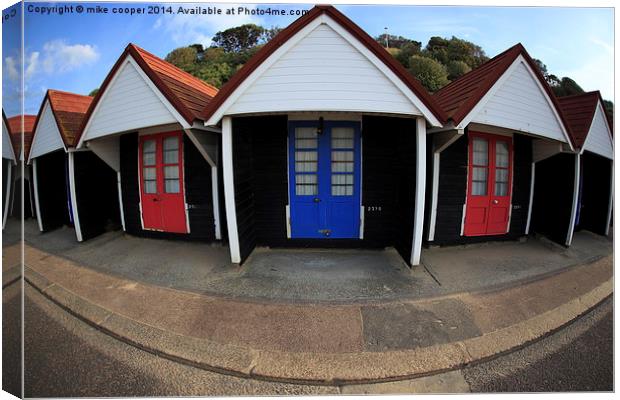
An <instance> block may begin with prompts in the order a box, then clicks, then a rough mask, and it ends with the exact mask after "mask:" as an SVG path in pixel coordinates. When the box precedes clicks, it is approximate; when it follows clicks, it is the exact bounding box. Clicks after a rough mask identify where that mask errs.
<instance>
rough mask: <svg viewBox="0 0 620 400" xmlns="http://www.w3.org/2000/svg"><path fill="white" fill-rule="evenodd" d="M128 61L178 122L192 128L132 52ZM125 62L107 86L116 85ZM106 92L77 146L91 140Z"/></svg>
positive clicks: (184, 126)
mask: <svg viewBox="0 0 620 400" xmlns="http://www.w3.org/2000/svg"><path fill="white" fill-rule="evenodd" d="M126 63H129V64H131V65H133V66H134V67H135V68H136V71H138V75H140V77H141V78H142V79H143V80H144V81H145V82H146V84H147V85H148V86H149V88H151V90H152V91H153V93H155V95H156V96H157V97H158V98H159V100H161V102H162V103H163V104H164V106H165V107H166V108H167V109H168V111H170V113H171V114H172V115H173V116H174V118H175V119H176V120H177V122H178V123H179V124H181V126H182V127H183V129H187V128H190V127H191V124H189V123H187V121H186V120H185V118H183V116H182V115H181V114H180V113H179V112H178V111H177V109H176V107H174V106H173V105H172V104H171V103H170V102H169V101H168V99H167V98H166V96H164V95H163V93H162V92H161V91H160V90H159V88H157V86H156V85H155V84H154V83H153V81H151V79H150V78H149V77H148V76H147V75H146V73H144V71H143V70H142V68H141V67H140V65H139V64H138V63H137V62H136V60H134V58H133V57H132V56H131V55H130V54H128V55H127V58H125V60H124V61H123V64H126ZM123 64H121V65H120V66H119V68H118V69H117V70H116V72H115V74H114V76H113V77H112V79H111V80H110V83H108V86H107V88H110V87H112V86H113V85H114V82H115V81H116V78H117V77H118V76H119V74H120V72H121V71H122V70H123V67H124V65H123ZM107 88H106V89H107ZM106 94H107V91H105V92H103V93H102V94H101V98H100V99H99V101H98V102H97V105H96V106H95V109H94V110H93V112H92V113H91V114H90V117H89V119H88V121H87V122H86V126H84V132H83V133H82V137H80V141H79V143H78V144H77V146H76V147H77V148H82V147H84V142H85V141H87V140H89V139H88V128H89V127H90V123H91V121H92V119H93V116H95V115H96V114H97V111H98V109H99V107H100V106H101V104H103V102H104V101H105V97H106ZM116 133H120V132H113V133H111V134H110V135H113V134H116Z"/></svg>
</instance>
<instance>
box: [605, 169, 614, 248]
mask: <svg viewBox="0 0 620 400" xmlns="http://www.w3.org/2000/svg"><path fill="white" fill-rule="evenodd" d="M609 185H610V186H609V206H607V225H605V236H607V235H609V225H611V211H612V210H613V207H614V162H613V161H612V162H611V182H610V183H609Z"/></svg>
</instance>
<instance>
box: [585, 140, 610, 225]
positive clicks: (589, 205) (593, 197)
mask: <svg viewBox="0 0 620 400" xmlns="http://www.w3.org/2000/svg"><path fill="white" fill-rule="evenodd" d="M612 168H613V164H612V162H611V160H609V159H607V158H605V157H602V156H599V155H597V154H594V153H590V152H588V151H586V152H584V153H583V155H582V156H581V174H582V178H581V179H582V182H583V187H582V189H581V202H580V203H581V211H580V213H581V215H580V218H579V225H577V227H576V229H578V230H579V229H585V230H588V231H590V232H594V233H597V234H599V235H605V233H606V232H607V212H608V209H609V195H610V191H611V186H610V185H611V170H612Z"/></svg>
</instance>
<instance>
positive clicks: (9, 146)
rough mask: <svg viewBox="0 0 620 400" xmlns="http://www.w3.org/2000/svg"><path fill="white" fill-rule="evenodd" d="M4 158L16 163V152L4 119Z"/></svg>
mask: <svg viewBox="0 0 620 400" xmlns="http://www.w3.org/2000/svg"><path fill="white" fill-rule="evenodd" d="M2 158H6V159H7V160H12V161H13V162H15V161H16V160H15V150H13V143H11V134H10V133H9V127H8V126H6V123H5V122H4V118H2Z"/></svg>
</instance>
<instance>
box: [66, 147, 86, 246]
mask: <svg viewBox="0 0 620 400" xmlns="http://www.w3.org/2000/svg"><path fill="white" fill-rule="evenodd" d="M74 155H75V152H73V151H70V152H69V193H70V195H71V212H72V213H73V226H74V228H75V236H76V238H77V240H78V242H81V241H83V238H82V227H81V225H80V215H79V212H78V207H77V196H76V192H75V160H74V158H73V157H74Z"/></svg>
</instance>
